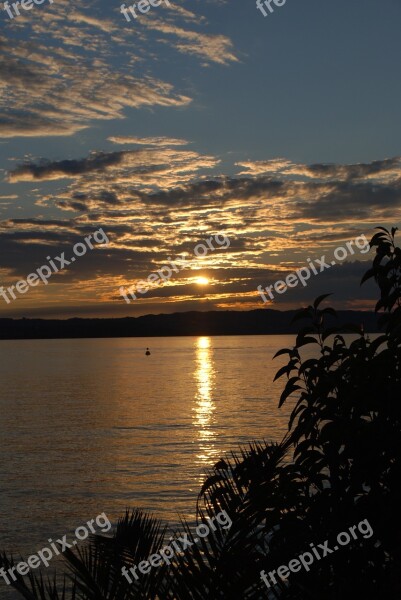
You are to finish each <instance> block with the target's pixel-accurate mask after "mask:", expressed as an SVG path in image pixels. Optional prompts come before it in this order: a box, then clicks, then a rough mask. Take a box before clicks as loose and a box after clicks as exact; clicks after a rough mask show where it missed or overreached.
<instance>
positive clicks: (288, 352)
mask: <svg viewBox="0 0 401 600" xmlns="http://www.w3.org/2000/svg"><path fill="white" fill-rule="evenodd" d="M291 352H292V350H289V349H288V348H283V349H282V350H279V351H278V352H276V354H275V355H274V356H273V359H275V358H277V356H282V355H283V354H291Z"/></svg>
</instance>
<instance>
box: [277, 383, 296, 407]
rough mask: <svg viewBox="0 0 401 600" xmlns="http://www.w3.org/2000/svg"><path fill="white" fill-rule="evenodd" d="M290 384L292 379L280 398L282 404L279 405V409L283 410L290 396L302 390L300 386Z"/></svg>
mask: <svg viewBox="0 0 401 600" xmlns="http://www.w3.org/2000/svg"><path fill="white" fill-rule="evenodd" d="M290 382H291V379H290V380H289V381H288V382H287V385H286V386H285V389H284V391H283V393H282V394H281V396H280V402H279V404H278V407H279V408H281V407H282V406H283V404H284V402H285V401H286V400H287V398H288V396H290V395H291V394H293V393H294V392H296V391H297V390H301V389H302V388H301V386H300V385H289V383H290Z"/></svg>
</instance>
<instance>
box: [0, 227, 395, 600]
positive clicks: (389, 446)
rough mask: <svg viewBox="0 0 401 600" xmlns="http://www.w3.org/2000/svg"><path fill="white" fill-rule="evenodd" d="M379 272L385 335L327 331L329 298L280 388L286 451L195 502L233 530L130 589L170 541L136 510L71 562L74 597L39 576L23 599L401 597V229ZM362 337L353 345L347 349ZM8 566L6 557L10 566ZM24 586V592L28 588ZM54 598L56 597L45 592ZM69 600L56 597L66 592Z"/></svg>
mask: <svg viewBox="0 0 401 600" xmlns="http://www.w3.org/2000/svg"><path fill="white" fill-rule="evenodd" d="M378 229H379V232H378V233H377V234H375V235H374V236H373V238H372V240H371V243H370V244H371V247H375V248H376V257H375V258H374V260H373V265H372V268H371V269H369V271H368V272H367V273H366V275H365V276H364V277H363V280H362V283H363V282H364V281H366V280H367V279H369V278H374V280H375V281H376V283H377V284H378V286H379V289H380V299H379V302H378V303H377V305H376V312H379V311H381V313H382V314H381V316H380V323H381V325H382V326H383V327H384V328H385V330H384V333H383V334H380V335H378V336H375V337H374V338H373V339H371V338H370V337H369V336H368V335H366V333H365V332H364V329H363V326H355V325H350V326H347V327H345V328H344V327H342V328H341V330H340V329H338V328H334V327H327V326H326V320H327V316H329V315H330V317H331V318H332V317H333V316H335V311H334V310H333V309H331V308H327V307H326V308H322V304H323V302H325V301H326V300H327V297H328V295H324V296H320V297H319V298H317V300H316V301H315V302H314V304H313V306H309V307H308V308H305V309H302V310H301V311H299V313H298V314H297V315H296V319H299V320H300V322H301V321H302V329H301V330H300V332H299V334H298V335H297V338H296V343H295V346H294V347H293V348H286V349H283V350H280V351H279V352H278V353H277V355H276V356H279V355H280V356H282V355H286V356H288V363H287V364H286V365H285V366H284V367H282V368H281V369H280V370H279V371H278V373H277V375H276V378H280V377H286V379H287V381H286V385H285V388H284V390H283V393H282V395H281V398H280V401H279V406H282V405H283V404H284V403H285V402H287V401H288V399H289V397H292V398H293V397H294V395H295V396H296V402H295V405H294V407H293V410H292V414H291V418H290V421H289V429H288V433H287V435H286V436H285V437H284V439H283V441H282V442H281V443H279V444H271V443H258V444H257V443H254V444H251V445H250V447H249V448H247V449H242V450H240V451H239V452H238V453H234V454H232V455H231V456H230V457H229V458H225V459H222V460H220V461H219V462H218V463H217V464H216V465H215V466H214V468H213V469H212V471H211V473H210V475H209V477H208V478H207V480H206V481H205V483H204V485H203V487H202V489H201V491H200V494H199V498H198V505H197V515H198V520H201V521H204V520H207V518H211V517H213V516H214V515H216V514H217V513H218V512H220V511H221V510H225V511H226V512H227V513H228V514H229V515H230V517H231V519H232V526H231V528H230V529H229V530H221V529H217V530H216V531H212V530H211V531H210V534H209V536H208V537H207V538H205V539H204V540H202V542H201V543H198V544H196V543H195V541H194V534H193V531H192V528H191V527H190V526H189V525H188V524H186V523H182V527H183V528H184V530H185V531H186V533H187V534H188V537H189V539H190V540H191V541H192V542H194V543H193V545H192V546H191V548H190V549H188V550H187V551H186V552H185V553H182V554H180V555H179V556H177V558H176V561H175V562H174V563H173V564H172V565H171V566H170V567H159V568H158V569H152V571H151V573H150V574H149V575H147V576H143V577H141V579H140V581H139V582H134V583H133V584H128V583H127V581H126V580H125V579H124V578H123V577H122V576H121V567H122V565H124V564H126V565H127V566H129V565H130V564H133V563H136V564H138V562H139V561H140V560H146V558H147V557H148V556H149V555H150V554H152V553H155V552H157V551H158V550H159V549H160V548H161V546H162V545H164V544H165V543H168V541H167V542H166V531H165V530H164V529H163V528H162V525H161V523H159V522H158V521H157V520H155V519H151V518H150V517H148V516H146V515H144V514H142V513H140V512H139V511H135V512H134V513H133V514H127V515H126V516H125V517H124V518H123V519H122V520H120V522H119V524H118V527H117V531H116V532H115V534H114V537H113V538H110V539H109V538H105V537H104V536H103V537H102V536H98V535H95V536H93V537H92V539H91V542H90V544H89V545H88V547H87V548H85V549H83V550H78V549H77V550H75V551H74V552H71V551H67V553H66V555H65V558H66V560H67V562H68V564H69V566H70V568H71V570H72V573H73V575H72V580H71V584H70V588H69V589H67V588H63V584H61V587H60V586H59V587H58V586H57V582H56V580H52V581H48V582H47V584H44V582H43V580H41V579H40V578H38V577H34V576H32V575H31V577H30V584H29V586H28V585H26V584H25V583H24V582H23V581H22V578H19V580H18V582H16V584H15V587H16V588H17V589H18V590H19V591H20V593H21V594H22V595H23V596H24V597H25V598H27V599H29V600H35V599H40V600H67V598H68V600H74V599H75V598H76V599H80V600H131V599H134V598H139V599H146V600H152V599H155V600H156V599H157V598H158V599H160V600H170V599H171V600H173V599H176V600H198V599H199V600H205V599H208V600H209V599H210V600H217V599H219V600H237V599H238V600H260V599H261V598H276V599H279V598H280V599H284V600H287V599H292V600H298V599H303V600H315V599H316V600H334V599H340V598H341V600H348V599H349V600H351V599H352V600H355V599H357V598H361V599H363V600H370V599H372V600H373V598H375V599H376V598H378V597H380V598H382V597H383V598H386V600H393V599H394V600H395V599H399V598H400V597H401V518H400V516H399V510H398V509H399V507H400V506H401V394H400V392H401V301H400V289H401V250H400V249H399V248H397V247H396V246H395V240H394V236H395V233H396V231H397V230H396V229H392V230H391V232H390V231H387V230H386V229H384V228H378ZM346 333H349V334H352V336H351V340H350V339H349V337H347V339H346V338H345V337H344V335H345V334H346ZM365 519H367V520H368V521H369V523H370V525H371V526H372V528H373V532H374V534H373V536H372V537H370V538H363V537H362V536H359V537H358V538H357V539H352V540H351V541H350V543H349V544H348V545H346V546H343V547H342V548H341V549H339V550H338V551H336V552H335V553H333V554H330V555H328V556H326V557H325V558H324V559H322V560H320V561H315V562H314V564H313V565H312V566H311V570H310V572H306V571H304V570H302V571H299V572H298V573H292V574H291V576H290V577H289V579H287V580H283V581H281V580H278V584H277V586H275V587H274V589H273V588H272V589H270V590H267V588H266V586H265V584H264V583H263V582H262V581H261V579H260V571H261V570H265V571H266V572H269V571H272V570H274V569H277V568H278V567H279V566H280V565H283V564H285V565H288V563H289V561H290V560H292V559H294V558H297V556H298V555H299V554H301V553H303V552H306V551H308V550H309V549H310V544H311V543H314V544H319V543H323V542H325V541H326V540H328V541H329V546H330V547H331V548H333V546H334V544H335V540H336V536H337V535H338V534H339V533H341V532H343V531H346V530H347V529H348V528H349V527H350V526H354V525H357V524H358V523H359V522H360V521H362V520H365ZM9 563H10V561H9V559H7V557H6V556H4V555H3V557H0V566H1V565H4V566H6V568H7V565H9ZM17 584H18V585H17ZM46 586H47V587H46ZM59 588H60V589H61V591H57V590H58V589H59Z"/></svg>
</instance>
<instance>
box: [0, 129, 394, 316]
mask: <svg viewBox="0 0 401 600" xmlns="http://www.w3.org/2000/svg"><path fill="white" fill-rule="evenodd" d="M130 139H132V138H130ZM139 139H141V138H139ZM140 146H141V147H140V148H139V149H136V150H124V151H117V152H109V153H106V152H93V153H91V154H89V155H88V156H87V157H85V158H82V159H76V160H61V161H44V160H40V161H26V162H25V163H24V164H23V165H20V166H17V167H16V168H14V169H13V170H12V171H11V172H10V173H9V177H10V181H12V182H20V181H27V180H30V181H34V182H35V183H36V182H38V181H40V182H47V181H54V180H56V179H58V178H69V179H70V181H68V182H67V183H66V184H65V185H62V184H56V185H58V186H59V187H58V189H56V190H55V192H54V194H47V195H44V196H43V197H41V198H40V200H39V201H38V202H37V204H38V205H39V206H49V205H55V206H56V207H58V208H60V209H62V210H64V211H67V210H68V211H70V213H71V214H72V215H73V218H65V219H64V218H63V217H61V216H60V217H57V218H52V219H45V218H43V217H35V218H22V219H12V220H10V219H9V220H4V221H2V222H1V226H0V257H1V264H0V268H1V269H2V271H1V273H2V274H3V280H4V282H5V283H8V282H10V283H11V284H12V283H13V282H15V281H16V280H17V279H18V278H21V277H23V276H24V275H26V274H29V273H30V272H32V270H33V269H34V268H36V267H37V266H39V265H41V264H43V263H44V260H43V257H46V256H48V255H51V254H56V255H58V254H59V253H60V252H61V251H65V252H67V251H69V252H71V247H72V246H73V244H74V243H76V242H77V241H81V240H82V238H83V237H84V236H85V235H88V234H89V233H91V232H92V231H93V230H94V229H96V228H98V227H102V228H103V229H104V231H105V232H106V233H107V235H108V236H109V238H110V240H111V244H110V247H109V248H108V250H107V254H106V253H100V254H99V253H97V254H93V255H92V254H91V255H88V257H86V256H85V260H84V261H81V262H80V263H79V264H78V261H77V264H76V265H75V264H74V267H73V268H72V269H71V270H69V271H68V273H66V274H64V275H63V277H60V279H59V280H57V287H55V288H52V289H54V290H56V292H54V293H56V295H58V296H57V297H58V298H59V302H60V304H63V302H64V300H63V296H65V292H64V291H62V288H64V289H65V284H66V283H68V284H69V286H70V288H69V289H71V292H70V293H71V294H74V295H75V297H81V298H82V299H84V298H86V297H87V295H90V294H92V297H93V295H94V294H96V296H98V297H99V299H100V301H101V302H102V303H104V305H105V306H106V305H108V303H112V302H113V301H116V290H117V289H118V288H119V287H120V286H121V285H127V284H130V282H131V283H132V282H134V281H137V280H139V279H144V278H145V279H146V277H147V276H148V274H149V273H151V272H154V271H155V270H157V269H158V268H160V265H163V264H165V263H166V261H167V260H168V257H169V256H170V257H176V256H177V255H178V254H180V253H182V252H186V253H187V254H188V255H193V252H194V247H195V246H196V244H198V243H199V242H201V241H202V240H206V239H208V238H209V237H210V236H213V235H214V234H216V233H224V234H225V235H227V236H228V237H229V239H230V247H229V248H227V249H226V250H224V251H223V250H221V249H218V251H215V252H211V253H210V254H209V255H208V256H207V258H206V259H205V260H204V261H200V262H199V265H198V266H199V269H200V270H201V271H202V274H206V275H207V276H208V277H210V278H211V279H212V281H213V282H214V283H213V286H211V289H210V290H208V294H209V296H210V298H211V301H213V302H214V303H215V305H216V306H219V307H220V308H222V307H223V308H224V307H226V308H227V307H230V306H237V305H238V304H241V306H243V307H246V308H249V307H251V306H253V304H252V303H257V302H258V298H257V295H256V287H257V285H259V284H260V285H263V286H266V285H268V284H270V283H274V281H276V279H280V278H282V276H283V274H287V273H289V272H292V271H294V270H295V269H296V268H299V267H300V266H303V265H304V264H305V261H306V259H307V258H308V257H310V258H312V259H313V258H320V257H321V256H322V255H323V254H327V255H330V252H332V251H333V250H334V248H336V247H337V246H340V245H341V246H344V245H345V244H346V242H347V241H349V240H352V239H355V238H356V237H358V236H359V235H361V234H362V233H364V234H365V235H366V236H367V237H368V238H369V236H370V235H371V229H372V227H373V226H376V225H378V224H383V225H389V226H392V225H397V223H398V222H399V220H400V216H401V177H400V173H399V171H398V168H397V165H399V159H397V158H395V159H391V161H389V159H385V160H383V161H374V163H372V165H370V164H366V165H363V167H362V168H361V169H360V170H357V169H353V168H352V166H351V168H350V166H348V165H336V166H335V167H336V168H334V166H333V168H332V171H331V172H332V176H331V178H328V177H323V178H314V179H311V178H305V177H304V175H299V176H297V177H296V176H294V175H292V176H291V177H289V176H287V175H286V174H285V175H283V176H280V175H279V174H277V173H276V174H275V176H274V177H273V176H272V171H269V174H268V175H263V174H257V175H247V176H241V177H222V176H216V177H210V176H207V175H206V173H205V172H204V169H206V168H211V167H216V165H217V164H218V159H216V158H215V157H212V156H203V155H200V154H198V153H196V152H192V151H189V150H188V149H185V148H179V147H175V146H174V145H172V146H171V147H169V146H163V145H161V146H160V147H158V146H155V147H152V146H149V147H148V146H145V145H140ZM262 162H267V163H270V162H271V164H274V165H275V167H274V168H275V169H276V170H279V169H281V170H282V171H285V170H287V169H288V168H291V166H289V165H291V164H292V163H290V161H288V160H286V159H282V158H280V159H275V160H273V161H262ZM268 166H269V165H268ZM270 166H271V165H270ZM305 168H306V169H309V166H308V165H306V166H305ZM314 169H315V167H314ZM315 170H317V169H315ZM362 171H363V172H364V173H365V174H369V175H372V176H373V175H374V178H372V177H370V176H367V178H366V179H363V178H362V177H361V175H360V174H361V173H362ZM351 175H352V176H351ZM63 183H64V182H63ZM62 214H63V213H62ZM64 214H65V213H64ZM66 256H67V254H66ZM355 258H357V257H354V259H355ZM361 258H362V257H361ZM365 258H366V260H368V258H369V257H368V255H366V257H365ZM352 264H353V263H352ZM35 265H36V266H35ZM358 265H359V266H358ZM358 265H357V266H354V267H350V266H344V265H343V266H341V267H338V269H337V268H336V269H334V268H333V269H332V270H330V271H328V274H326V273H325V274H322V276H321V278H320V279H319V278H318V277H316V282H315V280H314V281H313V283H312V282H311V284H310V286H308V292H304V291H302V290H297V291H295V292H294V293H292V292H291V294H286V296H285V299H284V297H283V300H282V304H280V307H283V308H288V307H289V306H290V304H291V303H293V305H294V304H297V303H299V302H303V299H307V300H310V299H312V298H311V294H316V295H318V293H321V290H322V289H323V291H326V290H327V291H333V290H335V291H336V292H337V294H338V302H340V303H342V305H343V306H345V305H346V304H347V303H348V302H349V301H351V300H350V299H352V298H353V299H354V300H355V298H356V299H357V300H358V302H359V303H360V304H359V305H360V306H365V304H364V302H365V301H366V299H367V298H368V295H366V294H365V292H364V291H362V292H360V291H358V292H357V293H356V291H355V290H359V279H360V276H361V273H362V272H363V270H364V268H365V265H364V264H362V263H358ZM326 275H327V280H326ZM193 276H194V273H193V271H188V272H186V271H182V272H181V273H180V274H179V276H177V278H175V279H174V281H173V282H171V284H169V286H166V287H164V288H161V289H159V290H158V291H155V292H154V293H153V292H152V294H151V295H149V297H148V298H147V299H146V301H144V302H145V303H146V306H147V307H148V312H150V311H151V310H152V306H154V305H159V303H161V302H165V303H170V302H171V303H173V302H175V303H178V302H179V303H180V305H181V303H182V304H185V303H186V302H195V299H196V294H194V288H193V282H192V279H193ZM191 278H192V279H191ZM96 282H97V284H96ZM99 282H100V283H99ZM254 292H255V293H254ZM38 293H39V292H38ZM40 293H43V294H44V293H45V292H44V291H43V290H42V291H41V292H40ZM369 293H370V292H369ZM192 298H194V299H192ZM280 302H281V300H280ZM152 303H153V304H152Z"/></svg>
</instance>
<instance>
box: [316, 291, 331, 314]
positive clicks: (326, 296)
mask: <svg viewBox="0 0 401 600" xmlns="http://www.w3.org/2000/svg"><path fill="white" fill-rule="evenodd" d="M332 295H333V294H332V293H331V294H323V295H322V296H318V297H317V298H316V300H315V301H314V303H313V308H314V309H315V310H316V309H317V308H318V307H319V305H320V304H321V303H322V302H323V300H325V299H326V298H328V297H329V296H332Z"/></svg>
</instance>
